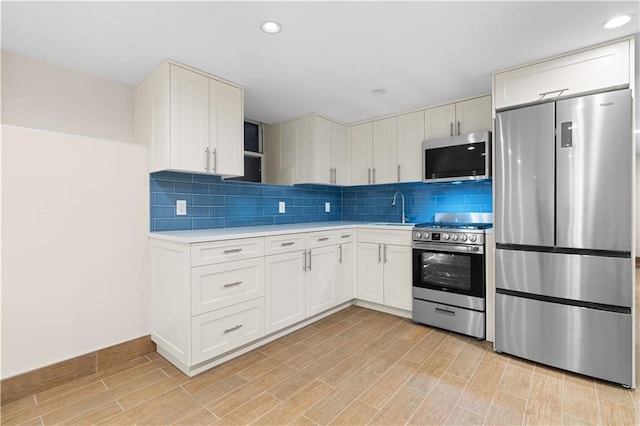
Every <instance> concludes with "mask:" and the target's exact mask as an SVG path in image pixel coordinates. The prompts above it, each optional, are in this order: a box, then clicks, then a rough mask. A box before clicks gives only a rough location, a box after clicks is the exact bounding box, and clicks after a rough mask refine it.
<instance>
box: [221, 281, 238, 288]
mask: <svg viewBox="0 0 640 426" xmlns="http://www.w3.org/2000/svg"><path fill="white" fill-rule="evenodd" d="M240 284H242V281H236V282H234V283H229V284H225V285H223V286H222V287H224V288H229V287H235V286H237V285H240Z"/></svg>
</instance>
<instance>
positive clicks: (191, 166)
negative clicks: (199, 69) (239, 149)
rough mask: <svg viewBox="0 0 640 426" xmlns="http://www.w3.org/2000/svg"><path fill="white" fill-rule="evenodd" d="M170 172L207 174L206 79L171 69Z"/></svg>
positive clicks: (207, 123)
mask: <svg viewBox="0 0 640 426" xmlns="http://www.w3.org/2000/svg"><path fill="white" fill-rule="evenodd" d="M170 78H171V108H170V109H171V149H170V151H171V169H174V170H182V171H191V172H207V171H208V170H209V169H208V164H209V159H208V157H207V152H208V149H209V78H208V77H205V76H204V75H201V74H197V73H195V72H192V71H188V70H185V69H183V68H180V67H176V66H175V65H172V66H171V77H170Z"/></svg>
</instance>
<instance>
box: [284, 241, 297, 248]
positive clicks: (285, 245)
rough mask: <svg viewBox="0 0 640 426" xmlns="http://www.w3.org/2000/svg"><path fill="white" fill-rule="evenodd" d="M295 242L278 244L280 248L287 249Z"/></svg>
mask: <svg viewBox="0 0 640 426" xmlns="http://www.w3.org/2000/svg"><path fill="white" fill-rule="evenodd" d="M295 243H296V242H295V241H290V242H288V243H280V247H288V246H292V245H294V244H295Z"/></svg>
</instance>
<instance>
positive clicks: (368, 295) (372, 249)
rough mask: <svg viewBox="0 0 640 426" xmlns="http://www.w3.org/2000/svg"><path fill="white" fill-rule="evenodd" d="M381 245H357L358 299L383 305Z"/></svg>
mask: <svg viewBox="0 0 640 426" xmlns="http://www.w3.org/2000/svg"><path fill="white" fill-rule="evenodd" d="M382 274H383V263H382V245H381V244H375V243H358V299H362V300H366V301H368V302H375V303H380V304H381V303H383V301H384V297H383V288H382V279H383V276H382Z"/></svg>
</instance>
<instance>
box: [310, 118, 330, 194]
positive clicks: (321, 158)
mask: <svg viewBox="0 0 640 426" xmlns="http://www.w3.org/2000/svg"><path fill="white" fill-rule="evenodd" d="M313 121H314V132H313V137H314V140H313V156H314V158H313V165H312V167H313V172H314V179H313V182H314V183H322V184H330V183H332V182H331V181H332V177H333V176H332V171H331V168H332V167H333V161H332V158H333V143H332V140H331V139H332V133H333V131H332V126H331V124H332V123H331V121H329V120H327V119H326V118H322V117H317V116H316V117H313Z"/></svg>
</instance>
